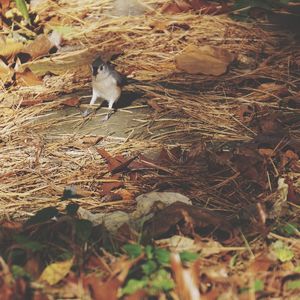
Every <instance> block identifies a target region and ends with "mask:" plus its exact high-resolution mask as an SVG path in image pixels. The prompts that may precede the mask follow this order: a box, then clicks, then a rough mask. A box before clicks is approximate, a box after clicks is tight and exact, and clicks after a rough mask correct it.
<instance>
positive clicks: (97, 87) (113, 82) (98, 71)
mask: <svg viewBox="0 0 300 300" xmlns="http://www.w3.org/2000/svg"><path fill="white" fill-rule="evenodd" d="M91 71H92V88H93V94H92V99H91V101H90V105H93V104H95V102H96V100H97V99H98V98H102V99H103V100H106V101H107V102H108V108H109V110H110V112H109V113H108V114H107V116H106V118H105V119H106V120H107V119H109V117H110V116H111V115H112V114H113V113H114V109H113V105H114V104H115V103H116V102H117V101H118V100H119V98H120V96H121V93H122V87H123V86H124V84H125V81H126V80H125V77H124V76H123V75H121V74H119V73H118V72H117V71H116V70H115V69H114V67H113V65H112V64H111V63H109V62H104V61H103V60H102V59H101V58H100V57H97V58H96V59H95V60H94V61H93V62H92V64H91ZM89 113H90V110H89V109H87V110H86V111H85V112H84V113H83V116H87V115H88V114H89Z"/></svg>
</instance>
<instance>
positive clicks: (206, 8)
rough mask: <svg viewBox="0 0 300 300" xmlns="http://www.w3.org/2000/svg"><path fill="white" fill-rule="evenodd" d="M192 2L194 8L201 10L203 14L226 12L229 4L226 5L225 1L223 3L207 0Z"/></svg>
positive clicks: (194, 0)
mask: <svg viewBox="0 0 300 300" xmlns="http://www.w3.org/2000/svg"><path fill="white" fill-rule="evenodd" d="M190 3H191V6H192V8H193V9H194V10H196V11H197V10H201V14H216V13H222V12H225V11H226V9H227V6H226V5H224V3H223V2H222V5H216V4H213V3H209V2H207V1H206V0H191V1H190Z"/></svg>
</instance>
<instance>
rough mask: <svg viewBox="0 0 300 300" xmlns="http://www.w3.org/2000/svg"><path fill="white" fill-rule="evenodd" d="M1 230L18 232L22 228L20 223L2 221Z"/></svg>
mask: <svg viewBox="0 0 300 300" xmlns="http://www.w3.org/2000/svg"><path fill="white" fill-rule="evenodd" d="M0 226H1V228H3V229H4V230H20V229H21V228H22V226H23V225H22V223H20V222H13V221H7V220H6V221H2V222H1V224H0Z"/></svg>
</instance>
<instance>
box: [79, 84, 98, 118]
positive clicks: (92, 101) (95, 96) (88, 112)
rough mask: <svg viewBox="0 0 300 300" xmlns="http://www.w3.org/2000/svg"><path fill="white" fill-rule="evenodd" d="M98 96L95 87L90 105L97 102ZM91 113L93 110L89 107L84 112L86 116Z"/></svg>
mask: <svg viewBox="0 0 300 300" xmlns="http://www.w3.org/2000/svg"><path fill="white" fill-rule="evenodd" d="M97 98H98V95H97V94H96V93H95V91H94V89H93V95H92V99H91V101H90V105H93V104H95V102H96V100H97ZM90 113H91V110H90V109H89V108H87V109H86V110H85V111H84V112H83V114H82V115H83V116H84V117H86V116H88V115H89V114H90Z"/></svg>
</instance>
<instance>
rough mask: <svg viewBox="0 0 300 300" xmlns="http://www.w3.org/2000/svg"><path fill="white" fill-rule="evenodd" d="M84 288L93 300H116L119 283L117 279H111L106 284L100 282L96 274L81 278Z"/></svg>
mask: <svg viewBox="0 0 300 300" xmlns="http://www.w3.org/2000/svg"><path fill="white" fill-rule="evenodd" d="M82 282H83V286H84V288H85V289H86V290H87V291H89V292H90V294H91V297H92V299H93V300H108V299H109V300H117V299H118V297H117V294H118V289H119V288H120V287H121V283H120V282H119V280H118V279H117V278H112V279H109V280H107V281H106V282H103V281H101V279H100V278H99V277H97V275H96V274H92V275H88V276H85V277H83V278H82Z"/></svg>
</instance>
